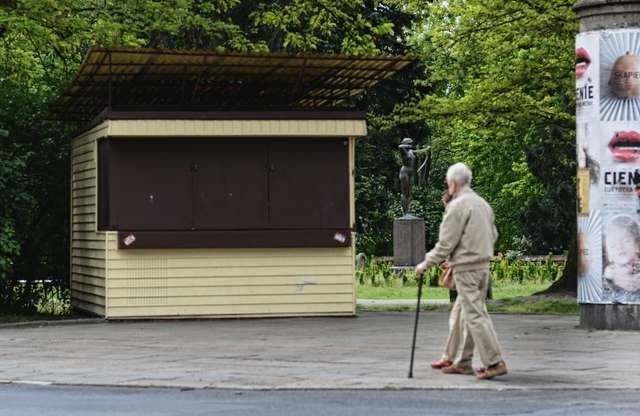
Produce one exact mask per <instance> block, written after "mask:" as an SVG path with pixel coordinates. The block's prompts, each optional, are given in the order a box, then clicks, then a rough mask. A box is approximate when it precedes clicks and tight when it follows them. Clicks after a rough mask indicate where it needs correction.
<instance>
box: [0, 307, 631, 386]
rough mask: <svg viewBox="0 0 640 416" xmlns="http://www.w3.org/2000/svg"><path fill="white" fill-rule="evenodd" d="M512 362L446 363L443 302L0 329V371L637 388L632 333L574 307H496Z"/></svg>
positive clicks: (38, 378) (286, 382)
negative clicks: (449, 370) (580, 314)
mask: <svg viewBox="0 0 640 416" xmlns="http://www.w3.org/2000/svg"><path fill="white" fill-rule="evenodd" d="M493 317H494V322H495V324H496V328H497V332H498V335H499V337H500V339H501V341H502V343H503V346H504V349H505V351H506V353H505V358H506V360H507V363H508V365H509V367H510V374H509V375H507V376H505V377H502V378H498V379H495V380H492V381H479V380H476V379H475V378H474V377H472V376H458V375H444V374H441V373H440V372H437V371H434V370H431V369H429V368H428V365H427V362H428V361H430V360H432V359H435V358H438V356H439V354H440V348H441V344H442V342H443V340H444V338H445V335H446V330H447V314H446V313H441V312H424V313H423V314H421V319H420V332H419V340H418V341H419V342H418V345H419V349H418V350H417V353H416V358H417V365H416V369H415V378H414V379H411V380H410V379H407V370H408V364H409V352H410V349H409V348H410V341H411V333H412V328H413V318H414V314H413V313H411V312H369V313H362V314H361V315H360V316H359V317H357V318H292V319H228V320H204V321H155V322H110V323H94V324H91V325H84V324H78V325H62V326H46V327H40V328H33V327H26V328H2V329H0V381H1V382H27V383H34V382H35V383H45V384H46V383H54V384H80V385H83V384H87V385H116V386H166V387H192V388H230V389H385V388H386V389H396V388H410V389H459V388H465V389H466V388H468V389H595V388H605V389H625V388H626V389H640V355H639V353H638V345H640V333H637V332H610V331H598V332H588V331H585V330H581V329H577V328H576V327H575V326H576V324H577V318H576V317H554V316H522V315H499V314H496V315H493Z"/></svg>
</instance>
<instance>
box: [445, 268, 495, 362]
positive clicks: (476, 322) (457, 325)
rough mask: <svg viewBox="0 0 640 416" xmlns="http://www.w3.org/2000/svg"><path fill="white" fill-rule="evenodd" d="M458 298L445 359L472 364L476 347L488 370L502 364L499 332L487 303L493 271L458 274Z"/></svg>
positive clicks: (455, 274) (450, 321)
mask: <svg viewBox="0 0 640 416" xmlns="http://www.w3.org/2000/svg"><path fill="white" fill-rule="evenodd" d="M454 279H455V282H456V290H457V291H458V297H457V298H456V302H455V303H454V305H453V308H452V309H451V314H450V316H449V335H448V337H447V342H446V344H445V349H444V357H445V358H447V359H449V360H451V361H453V362H454V363H456V364H464V365H466V364H471V360H472V358H473V349H474V347H477V348H478V354H479V355H480V360H481V361H482V364H483V365H484V366H486V367H488V366H490V365H493V364H497V363H498V362H500V361H502V353H501V349H500V344H499V342H498V337H497V335H496V331H495V329H494V328H493V323H492V322H491V318H490V317H489V313H488V312H487V307H486V304H485V301H486V298H487V289H488V286H489V270H474V271H468V272H456V271H455V270H454Z"/></svg>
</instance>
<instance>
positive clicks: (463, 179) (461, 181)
mask: <svg viewBox="0 0 640 416" xmlns="http://www.w3.org/2000/svg"><path fill="white" fill-rule="evenodd" d="M472 178H473V175H472V174H471V169H469V167H468V166H467V165H465V164H464V163H456V164H455V165H451V166H449V169H448V170H447V182H455V183H457V184H458V185H471V179H472Z"/></svg>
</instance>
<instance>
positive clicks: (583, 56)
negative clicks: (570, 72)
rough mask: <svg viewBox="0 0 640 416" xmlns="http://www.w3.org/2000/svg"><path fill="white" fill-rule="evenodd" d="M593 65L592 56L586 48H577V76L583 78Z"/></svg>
mask: <svg viewBox="0 0 640 416" xmlns="http://www.w3.org/2000/svg"><path fill="white" fill-rule="evenodd" d="M589 65H591V56H590V55H589V52H587V50H586V49H585V48H578V49H576V77H578V78H581V77H582V76H583V75H584V73H585V72H587V70H588V69H589Z"/></svg>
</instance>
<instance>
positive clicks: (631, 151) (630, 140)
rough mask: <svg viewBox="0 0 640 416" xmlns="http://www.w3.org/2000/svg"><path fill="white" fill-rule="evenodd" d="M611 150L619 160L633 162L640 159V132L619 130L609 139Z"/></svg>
mask: <svg viewBox="0 0 640 416" xmlns="http://www.w3.org/2000/svg"><path fill="white" fill-rule="evenodd" d="M608 147H609V150H610V151H611V154H612V155H613V157H614V158H615V159H616V160H617V161H619V162H633V161H636V160H639V159H640V133H638V132H637V131H633V130H632V131H617V132H615V134H614V135H613V137H612V138H611V140H610V141H609V145H608Z"/></svg>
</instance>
